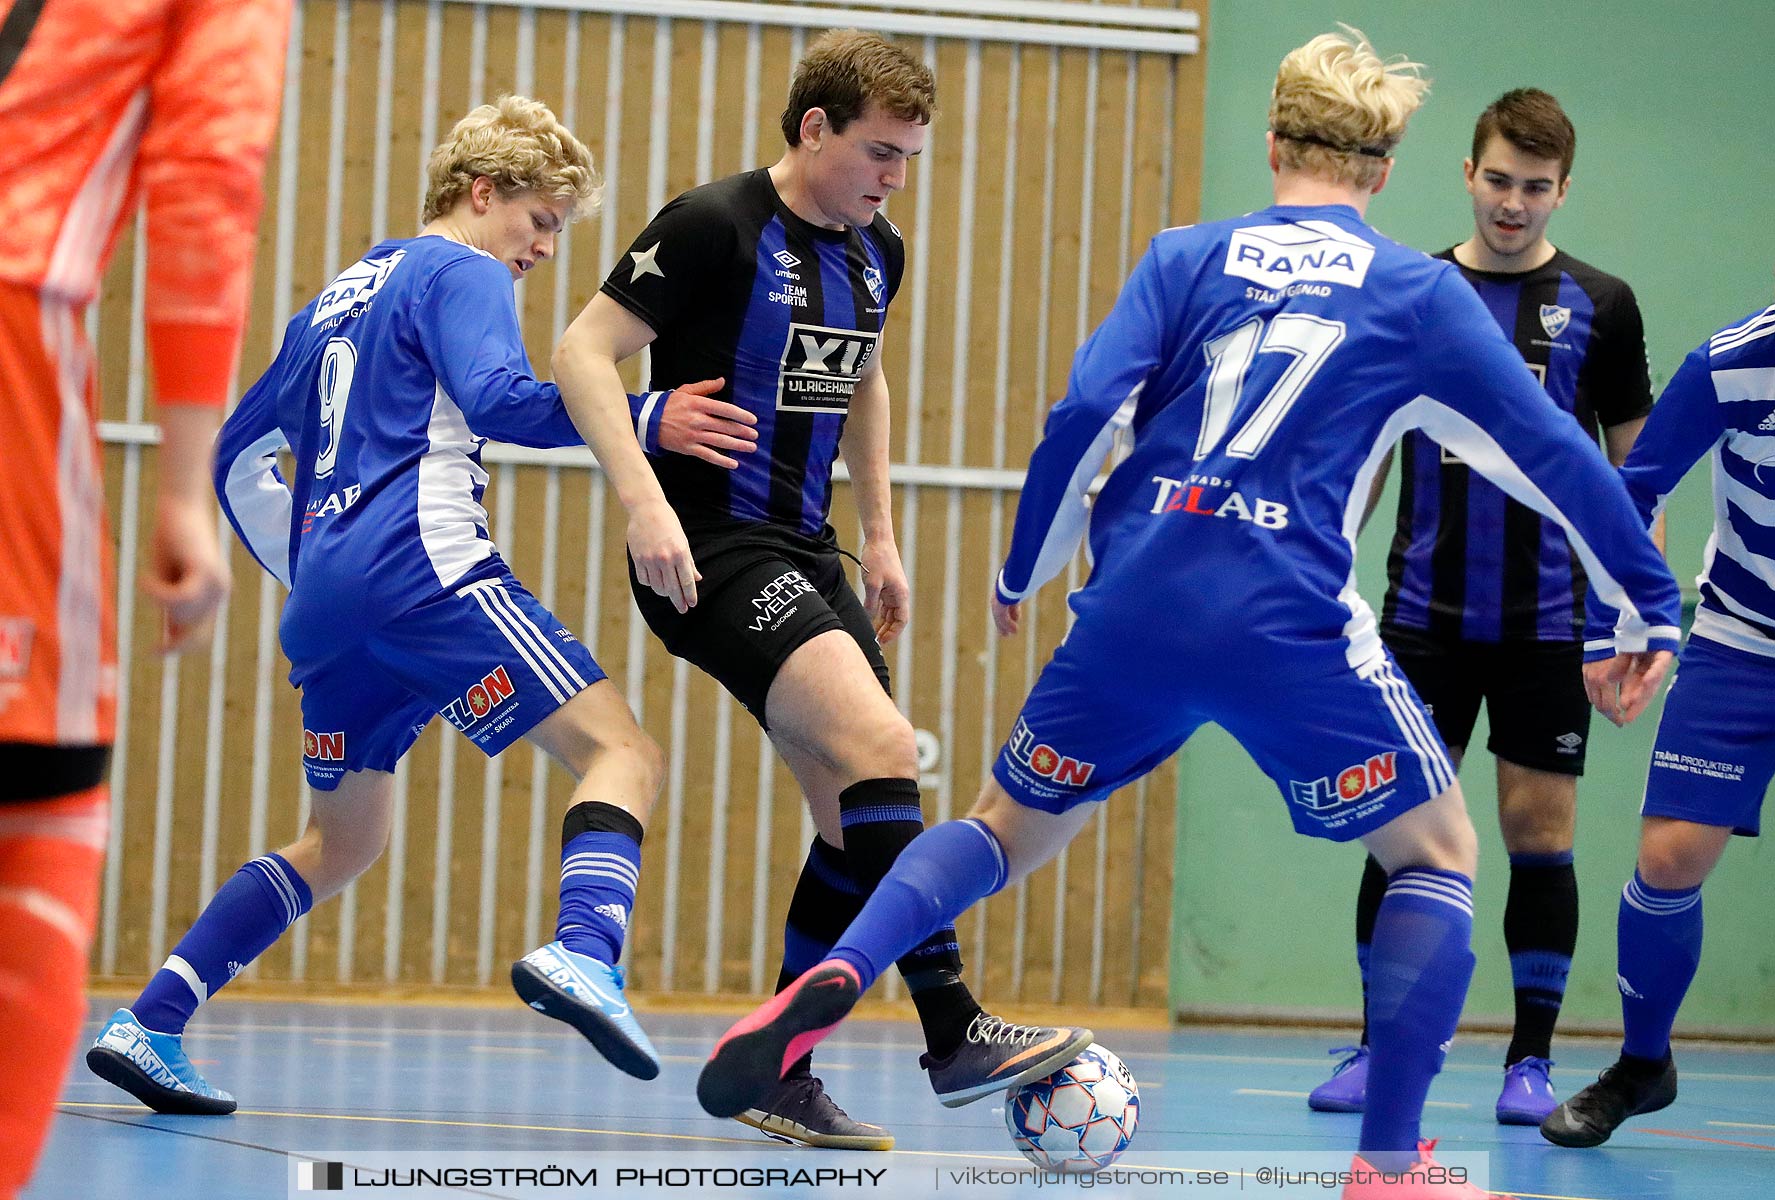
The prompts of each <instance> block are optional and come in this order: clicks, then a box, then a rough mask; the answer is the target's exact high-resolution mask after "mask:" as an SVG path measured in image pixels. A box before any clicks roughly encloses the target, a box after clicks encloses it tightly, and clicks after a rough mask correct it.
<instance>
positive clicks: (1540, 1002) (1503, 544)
mask: <svg viewBox="0 0 1775 1200" xmlns="http://www.w3.org/2000/svg"><path fill="white" fill-rule="evenodd" d="M1576 147H1577V135H1576V133H1575V131H1574V130H1573V128H1572V123H1571V121H1570V119H1569V118H1568V117H1567V116H1566V114H1565V112H1564V110H1563V109H1561V107H1560V105H1559V101H1558V100H1556V99H1554V98H1553V97H1552V96H1551V95H1549V94H1547V93H1546V92H1543V91H1540V90H1538V89H1534V88H1519V89H1517V90H1515V91H1511V92H1507V93H1505V94H1504V95H1503V96H1500V97H1499V98H1498V99H1497V101H1496V102H1495V103H1493V104H1492V105H1491V106H1490V107H1489V108H1487V109H1486V110H1485V111H1484V112H1483V113H1481V114H1480V117H1479V121H1478V123H1477V125H1476V126H1475V127H1474V130H1473V150H1472V155H1473V156H1472V157H1471V158H1469V159H1468V160H1467V161H1466V162H1465V164H1464V171H1465V173H1466V179H1467V191H1468V192H1469V193H1470V194H1471V195H1472V197H1473V219H1474V231H1473V236H1472V237H1470V238H1468V239H1467V240H1466V241H1465V242H1462V243H1461V244H1460V245H1458V246H1454V247H1451V248H1450V249H1447V250H1444V251H1443V252H1442V253H1441V254H1438V255H1437V256H1436V257H1438V258H1442V259H1446V260H1448V261H1450V262H1453V263H1455V264H1456V265H1457V266H1459V267H1460V268H1461V273H1462V274H1463V275H1465V276H1466V277H1467V281H1468V282H1469V283H1471V284H1472V285H1473V287H1474V289H1475V290H1476V291H1477V292H1478V293H1479V296H1480V298H1481V299H1482V300H1484V301H1485V303H1486V306H1487V307H1488V308H1489V309H1490V310H1491V312H1492V315H1493V317H1495V318H1496V319H1497V321H1498V324H1499V325H1501V326H1502V327H1503V330H1504V333H1505V335H1506V336H1508V337H1510V338H1511V339H1512V340H1513V341H1514V342H1515V343H1516V348H1517V350H1519V351H1520V352H1521V354H1522V356H1523V359H1524V360H1525V361H1526V362H1527V363H1528V365H1529V369H1530V370H1532V371H1533V372H1534V373H1535V374H1536V375H1537V376H1538V377H1539V378H1540V379H1541V382H1542V384H1543V385H1544V386H1545V388H1546V390H1547V393H1548V395H1549V396H1551V397H1552V398H1553V400H1554V401H1555V402H1556V403H1557V404H1558V405H1559V406H1560V407H1561V408H1563V409H1565V410H1566V411H1567V412H1569V413H1571V414H1572V416H1573V418H1574V419H1575V420H1576V421H1577V422H1578V423H1579V424H1580V425H1582V426H1583V427H1584V428H1585V430H1587V431H1588V432H1589V433H1590V434H1591V436H1593V437H1594V436H1596V434H1597V431H1598V427H1599V426H1600V428H1601V434H1602V439H1603V443H1604V446H1605V449H1606V450H1607V452H1608V456H1609V459H1610V461H1612V462H1613V463H1614V464H1615V465H1616V466H1619V465H1620V464H1621V463H1622V462H1624V461H1625V460H1626V458H1627V452H1628V450H1630V449H1631V448H1632V446H1633V440H1634V438H1635V437H1636V436H1638V434H1639V430H1640V427H1641V426H1643V425H1644V424H1645V419H1646V415H1647V414H1648V413H1649V412H1650V411H1651V408H1652V390H1651V380H1650V379H1649V378H1648V375H1647V367H1646V347H1645V331H1644V327H1643V325H1642V323H1641V321H1640V314H1639V305H1638V303H1637V302H1636V301H1635V300H1634V297H1633V291H1632V289H1631V288H1629V287H1628V286H1627V284H1625V283H1623V282H1622V281H1621V280H1619V279H1617V278H1615V277H1614V276H1612V275H1608V274H1605V273H1603V272H1602V271H1599V270H1597V269H1596V268H1595V267H1592V266H1590V265H1589V264H1587V263H1583V262H1580V261H1579V260H1577V259H1575V258H1573V257H1572V256H1571V255H1569V254H1567V253H1565V252H1564V251H1563V250H1559V249H1557V248H1555V247H1554V245H1553V244H1552V243H1551V242H1549V241H1548V240H1547V222H1548V219H1549V218H1550V217H1552V215H1553V212H1554V210H1555V209H1557V208H1559V207H1560V206H1561V205H1563V204H1564V203H1565V198H1566V192H1567V189H1568V188H1569V187H1570V185H1571V168H1572V158H1573V154H1574V152H1575V150H1576ZM1401 446H1402V449H1401V452H1400V457H1401V469H1402V472H1403V475H1402V479H1401V482H1400V490H1399V517H1398V524H1397V528H1396V531H1395V533H1394V537H1393V548H1392V552H1391V554H1390V555H1389V557H1388V560H1387V576H1388V585H1387V597H1386V602H1385V605H1384V607H1383V609H1382V613H1381V636H1382V638H1383V639H1384V640H1385V641H1386V643H1387V646H1388V648H1389V649H1390V650H1391V651H1392V652H1393V656H1394V658H1395V659H1397V660H1398V663H1399V666H1400V667H1401V669H1403V670H1404V671H1405V673H1406V675H1407V677H1408V678H1409V679H1410V680H1411V683H1412V686H1413V687H1414V688H1416V689H1417V692H1418V695H1419V696H1420V697H1421V698H1422V699H1423V701H1424V703H1425V706H1426V707H1427V708H1429V709H1430V712H1431V714H1432V716H1433V717H1434V718H1435V721H1436V725H1437V728H1438V730H1439V731H1440V732H1441V734H1442V739H1443V741H1444V742H1446V743H1447V745H1448V748H1449V753H1450V754H1451V756H1452V757H1453V758H1454V761H1455V764H1456V766H1457V767H1458V766H1459V764H1460V760H1461V755H1462V753H1463V751H1464V750H1465V749H1466V746H1467V740H1468V738H1469V736H1470V735H1471V734H1472V732H1473V723H1474V721H1475V719H1476V718H1477V716H1478V714H1479V705H1480V703H1481V701H1483V702H1484V703H1485V705H1486V713H1487V716H1488V718H1489V720H1490V722H1491V738H1490V740H1489V741H1488V742H1487V743H1486V748H1487V749H1489V750H1490V751H1491V752H1492V755H1493V756H1494V757H1495V758H1496V759H1497V764H1498V820H1499V823H1500V825H1501V827H1502V830H1503V834H1504V845H1505V848H1506V849H1507V850H1508V851H1509V854H1510V889H1509V895H1508V898H1507V900H1506V902H1505V909H1504V941H1505V944H1506V945H1507V946H1508V947H1509V951H1510V970H1511V975H1512V977H1513V981H1514V983H1515V991H1516V1023H1515V1031H1514V1035H1513V1037H1512V1038H1511V1041H1510V1047H1509V1049H1508V1050H1507V1051H1506V1053H1505V1059H1504V1084H1503V1090H1502V1091H1501V1092H1500V1094H1499V1096H1498V1102H1497V1108H1496V1114H1497V1119H1498V1121H1499V1122H1501V1123H1503V1124H1508V1125H1539V1124H1540V1123H1541V1121H1542V1119H1543V1118H1545V1117H1546V1115H1547V1114H1548V1113H1549V1112H1551V1111H1552V1110H1553V1109H1554V1107H1555V1106H1556V1105H1557V1104H1558V1098H1557V1097H1556V1096H1555V1095H1554V1093H1553V1089H1552V1085H1551V1081H1550V1079H1549V1069H1550V1068H1551V1067H1552V1065H1553V1064H1552V1062H1551V1060H1550V1051H1551V1043H1552V1037H1553V1026H1554V1023H1555V1022H1556V1021H1557V1020H1558V1017H1559V1008H1560V1004H1561V1002H1562V1000H1563V999H1564V995H1565V981H1566V973H1567V971H1568V970H1569V968H1570V966H1571V961H1572V951H1573V949H1574V948H1575V946H1576V945H1577V937H1578V888H1577V880H1576V877H1575V875H1574V874H1573V870H1572V842H1573V837H1574V834H1575V830H1576V811H1577V782H1578V776H1579V775H1581V774H1582V773H1583V770H1584V751H1585V742H1586V739H1587V737H1588V735H1589V728H1590V708H1589V705H1588V703H1587V702H1586V698H1585V694H1584V681H1583V675H1582V664H1583V651H1582V637H1583V623H1584V594H1585V579H1584V570H1583V567H1582V566H1581V565H1580V564H1579V562H1578V556H1577V555H1576V554H1575V553H1573V552H1572V550H1571V548H1570V546H1569V545H1568V544H1567V542H1566V538H1565V534H1564V533H1563V532H1562V531H1561V530H1560V529H1559V527H1558V526H1557V525H1555V524H1554V523H1553V522H1551V521H1545V520H1543V519H1542V518H1541V517H1540V515H1539V514H1537V513H1535V512H1534V511H1533V510H1532V509H1530V508H1528V507H1527V506H1525V505H1522V504H1518V503H1517V502H1516V501H1514V500H1512V499H1510V498H1509V497H1508V496H1506V495H1505V494H1504V493H1503V492H1502V491H1501V490H1499V489H1498V488H1496V487H1494V486H1493V485H1492V484H1490V483H1488V482H1486V481H1485V480H1484V479H1482V478H1480V477H1479V476H1478V475H1477V474H1475V473H1474V472H1472V471H1471V470H1469V469H1468V467H1467V466H1466V464H1464V463H1462V462H1461V461H1460V460H1459V459H1458V458H1455V457H1454V456H1453V455H1451V454H1449V453H1448V452H1447V451H1445V450H1443V449H1442V448H1441V447H1439V446H1437V445H1436V443H1435V442H1432V441H1431V440H1430V439H1428V438H1426V437H1424V436H1423V435H1422V434H1416V433H1413V434H1407V435H1406V437H1405V438H1404V440H1403V441H1402V443H1401ZM1389 462H1390V459H1389ZM1387 469H1388V464H1383V465H1382V467H1381V469H1380V472H1379V473H1378V474H1377V475H1376V477H1375V486H1374V493H1373V495H1372V496H1371V497H1370V500H1369V508H1368V511H1369V512H1370V513H1372V511H1373V509H1374V505H1375V503H1376V502H1377V501H1378V500H1379V497H1380V490H1381V486H1382V485H1383V484H1384V483H1385V481H1386V475H1387ZM1364 521H1366V516H1365V517H1364ZM1660 545H1662V543H1661V542H1660ZM1385 891H1386V874H1385V873H1384V872H1383V871H1382V870H1381V869H1380V866H1379V864H1377V863H1376V862H1375V860H1374V859H1373V858H1370V859H1369V860H1368V864H1367V867H1366V869H1365V871H1364V873H1363V877H1362V888H1361V892H1360V895H1359V898H1358V901H1357V909H1356V956H1357V960H1358V962H1359V964H1360V966H1361V969H1362V975H1363V989H1364V992H1365V993H1366V991H1367V986H1368V945H1369V939H1370V937H1371V936H1372V933H1373V929H1374V920H1375V914H1376V912H1377V911H1378V910H1379V908H1380V902H1381V897H1382V895H1383V894H1384V893H1385ZM1363 1043H1364V1044H1363V1045H1362V1046H1359V1047H1347V1048H1345V1049H1344V1050H1340V1051H1334V1052H1333V1053H1339V1054H1347V1055H1348V1057H1346V1058H1345V1059H1344V1060H1343V1061H1342V1062H1341V1063H1339V1064H1338V1068H1337V1071H1336V1072H1335V1073H1334V1074H1333V1075H1332V1077H1331V1078H1330V1079H1329V1080H1328V1081H1326V1082H1325V1083H1324V1084H1322V1085H1320V1087H1319V1088H1318V1089H1316V1090H1315V1091H1314V1092H1313V1093H1312V1096H1311V1097H1310V1098H1309V1100H1308V1103H1309V1104H1310V1105H1311V1106H1312V1107H1313V1108H1316V1109H1320V1110H1322V1111H1329V1112H1360V1111H1361V1110H1362V1108H1363V1106H1364V1104H1365V1102H1366V1092H1367V1076H1368V1048H1367V1044H1366V1043H1367V1035H1366V1030H1365V1031H1364V1037H1363Z"/></svg>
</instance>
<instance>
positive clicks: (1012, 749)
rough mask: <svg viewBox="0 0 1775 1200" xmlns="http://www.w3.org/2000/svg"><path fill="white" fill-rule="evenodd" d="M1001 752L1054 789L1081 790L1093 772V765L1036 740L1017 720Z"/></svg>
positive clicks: (1094, 765) (1095, 766)
mask: <svg viewBox="0 0 1775 1200" xmlns="http://www.w3.org/2000/svg"><path fill="white" fill-rule="evenodd" d="M1005 749H1006V750H1007V751H1008V752H1009V753H1010V755H1011V757H1012V758H1014V759H1016V760H1017V761H1018V762H1019V763H1022V764H1023V765H1024V766H1025V767H1027V768H1029V770H1030V771H1031V772H1033V773H1034V774H1036V775H1039V776H1041V777H1042V778H1043V779H1044V780H1046V781H1048V782H1049V783H1052V784H1054V785H1056V786H1058V787H1065V788H1072V789H1074V790H1082V789H1083V788H1085V787H1088V786H1089V785H1090V783H1091V776H1092V775H1094V774H1096V773H1097V764H1096V763H1089V762H1084V761H1082V760H1080V759H1077V758H1073V757H1072V756H1071V755H1069V754H1062V753H1060V751H1058V750H1056V749H1054V747H1052V746H1050V745H1048V743H1046V742H1044V741H1042V740H1041V739H1040V738H1038V737H1036V735H1035V731H1034V730H1032V729H1031V728H1030V727H1029V724H1028V723H1027V722H1026V721H1024V720H1023V719H1022V718H1021V717H1019V718H1018V719H1017V727H1016V728H1015V729H1013V730H1011V737H1010V740H1009V741H1008V742H1006V743H1005Z"/></svg>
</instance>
